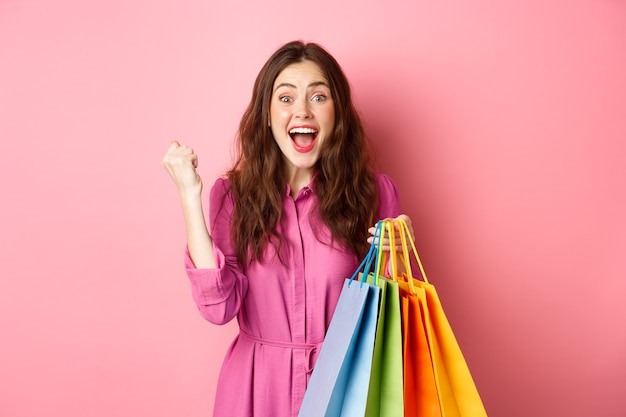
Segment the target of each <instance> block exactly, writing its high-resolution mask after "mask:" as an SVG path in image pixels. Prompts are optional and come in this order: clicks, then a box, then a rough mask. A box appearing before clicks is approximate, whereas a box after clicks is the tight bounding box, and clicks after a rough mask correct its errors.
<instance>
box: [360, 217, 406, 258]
mask: <svg viewBox="0 0 626 417" xmlns="http://www.w3.org/2000/svg"><path fill="white" fill-rule="evenodd" d="M394 220H402V221H404V222H405V223H406V225H407V229H408V232H409V234H410V236H409V238H410V239H411V240H413V241H414V240H415V233H414V231H413V225H412V223H411V218H410V217H409V216H407V215H406V214H401V215H399V216H398V217H396V218H391V217H387V218H385V219H382V220H381V221H382V222H392V223H393V225H394V228H393V234H394V243H395V244H394V247H395V249H396V250H399V251H401V250H402V243H401V240H400V238H399V234H400V233H402V232H403V231H402V228H401V226H400V225H399V224H397V223H396V222H394ZM367 231H368V232H369V234H370V237H368V238H367V243H369V244H371V243H372V242H375V244H376V246H379V243H378V240H379V237H378V235H377V233H376V227H374V226H372V227H370V228H369V229H367ZM379 234H380V232H379ZM385 235H387V236H389V234H388V233H385V234H383V236H385ZM380 245H381V246H382V249H383V250H384V251H389V250H390V249H391V245H390V238H389V237H384V238H383V239H382V240H381V241H380Z"/></svg>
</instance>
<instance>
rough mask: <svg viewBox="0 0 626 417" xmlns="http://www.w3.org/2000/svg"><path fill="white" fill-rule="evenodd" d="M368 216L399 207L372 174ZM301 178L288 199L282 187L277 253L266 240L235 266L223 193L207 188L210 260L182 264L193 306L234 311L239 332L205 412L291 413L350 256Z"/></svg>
mask: <svg viewBox="0 0 626 417" xmlns="http://www.w3.org/2000/svg"><path fill="white" fill-rule="evenodd" d="M376 179H377V181H378V186H379V207H378V218H379V219H383V218H386V217H397V216H398V215H400V214H401V211H400V201H399V197H398V193H397V190H396V186H395V184H394V183H393V182H392V180H391V179H390V178H389V177H387V176H385V175H383V174H377V175H376ZM316 202H317V197H316V196H315V194H314V193H313V190H312V187H311V184H310V185H309V186H306V187H304V188H302V190H300V192H299V193H298V195H297V196H296V197H295V198H292V197H291V196H290V190H289V187H288V186H287V190H286V193H285V195H284V197H283V214H282V217H281V220H280V224H279V225H278V226H277V231H278V233H279V234H280V235H281V237H282V238H283V242H284V243H283V245H281V247H280V249H279V250H280V255H281V257H282V261H283V262H281V259H280V257H279V256H277V255H278V253H277V251H276V250H275V249H274V247H273V246H272V245H268V249H267V251H266V253H265V256H264V259H263V261H262V262H256V261H255V262H252V263H251V264H250V265H247V266H246V267H243V268H242V267H241V266H240V265H239V264H238V262H237V260H236V255H235V248H234V245H233V242H232V240H231V237H230V236H231V235H230V230H231V215H232V211H233V200H232V194H231V193H230V192H229V185H228V180H227V179H223V178H220V179H218V180H217V181H216V183H215V184H214V185H213V188H212V189H211V195H210V209H209V211H210V214H209V223H210V230H211V236H212V238H213V245H214V249H215V253H216V258H217V267H216V268H215V269H199V268H195V266H194V265H193V262H192V261H191V259H190V257H189V252H186V256H185V267H186V271H187V275H188V276H189V279H190V281H191V287H192V296H193V299H194V301H195V302H196V304H197V306H198V309H199V311H200V314H201V315H202V316H203V317H204V318H205V319H207V320H208V321H210V322H211V323H215V324H224V323H227V322H228V321H230V320H232V319H233V318H235V317H237V321H238V323H239V329H240V331H239V335H238V336H237V337H236V338H235V340H234V341H233V343H232V344H231V346H230V348H229V350H228V352H227V353H226V357H225V359H224V363H223V365H222V369H221V372H220V376H219V380H218V386H217V393H216V399H215V407H214V412H213V416H214V417H270V416H271V417H295V416H297V415H298V410H299V408H300V404H301V402H302V398H303V396H304V391H305V390H306V386H307V383H308V381H309V378H310V374H311V371H312V369H313V365H314V364H315V361H316V359H317V355H318V354H319V349H320V347H321V344H322V342H323V340H324V335H325V333H326V329H327V328H328V325H329V324H330V319H331V317H332V315H333V312H334V310H335V306H336V303H337V300H338V298H339V293H340V292H341V288H342V286H343V282H344V280H345V278H349V277H350V276H351V275H352V273H353V272H354V270H355V269H356V267H357V266H358V264H359V262H360V259H357V257H356V256H355V255H354V254H352V253H351V252H350V251H349V250H347V249H346V248H345V247H343V246H341V245H339V244H336V243H333V242H332V240H331V239H330V236H329V234H330V232H329V230H328V228H326V227H325V226H324V225H323V224H322V223H321V221H320V220H319V216H318V215H317V211H316Z"/></svg>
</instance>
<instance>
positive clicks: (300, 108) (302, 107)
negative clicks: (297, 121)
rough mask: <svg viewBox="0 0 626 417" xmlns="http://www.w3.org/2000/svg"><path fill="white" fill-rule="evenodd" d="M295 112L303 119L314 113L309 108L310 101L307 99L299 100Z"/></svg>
mask: <svg viewBox="0 0 626 417" xmlns="http://www.w3.org/2000/svg"><path fill="white" fill-rule="evenodd" d="M294 114H295V116H296V117H298V118H301V119H308V118H310V117H311V116H312V114H311V109H310V108H309V101H308V100H305V99H303V100H298V102H297V103H296V107H295V110H294Z"/></svg>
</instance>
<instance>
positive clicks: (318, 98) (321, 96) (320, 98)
mask: <svg viewBox="0 0 626 417" xmlns="http://www.w3.org/2000/svg"><path fill="white" fill-rule="evenodd" d="M326 99H327V97H326V96H325V95H324V94H316V95H314V96H313V98H312V99H311V101H326Z"/></svg>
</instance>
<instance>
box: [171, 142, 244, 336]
mask: <svg viewBox="0 0 626 417" xmlns="http://www.w3.org/2000/svg"><path fill="white" fill-rule="evenodd" d="M197 165H198V159H197V156H196V155H195V154H194V153H193V151H192V150H191V149H190V148H188V147H186V146H181V145H179V144H178V143H177V142H173V143H172V144H171V145H170V148H169V149H168V151H167V154H166V155H165V157H164V158H163V166H164V167H165V168H166V170H167V171H168V173H169V174H170V177H171V178H172V180H173V181H174V183H175V185H176V187H177V188H178V191H179V194H180V199H181V203H182V206H183V215H184V218H185V228H186V233H187V251H186V253H185V268H186V271H187V276H188V277H189V280H190V282H191V293H192V297H193V299H194V301H195V302H196V305H197V307H198V310H199V311H200V314H201V315H202V317H204V318H205V319H206V320H208V321H210V322H212V323H215V324H224V323H227V322H228V321H230V320H231V319H233V318H234V317H235V316H236V315H237V314H238V312H239V309H240V307H241V303H242V300H243V297H244V295H245V293H246V291H247V287H248V286H247V279H246V278H245V276H244V274H243V273H242V271H241V268H240V267H239V265H238V263H237V261H236V259H235V256H232V254H231V252H232V250H231V249H232V248H231V242H230V234H229V230H230V227H229V226H230V214H229V212H230V210H228V209H227V210H222V208H223V207H222V203H223V197H224V195H225V194H226V192H227V187H226V186H225V185H224V182H223V181H222V180H219V181H218V182H217V183H216V185H218V184H219V186H217V187H215V186H214V187H213V189H212V190H211V199H210V207H209V208H210V219H211V232H212V234H213V236H211V235H210V234H209V231H208V229H207V224H206V221H205V217H204V211H203V208H202V201H201V192H202V181H201V179H200V176H199V175H198V173H197V172H196V167H197ZM229 207H230V206H229ZM218 213H220V214H219V215H218Z"/></svg>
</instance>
